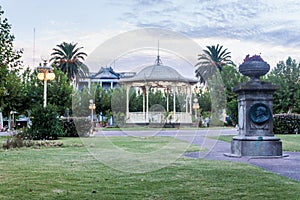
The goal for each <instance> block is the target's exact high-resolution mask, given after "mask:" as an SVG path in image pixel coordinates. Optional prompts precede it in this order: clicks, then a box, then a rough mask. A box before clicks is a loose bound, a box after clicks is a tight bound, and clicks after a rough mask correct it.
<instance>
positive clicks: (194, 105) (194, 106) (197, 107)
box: [193, 98, 200, 119]
mask: <svg viewBox="0 0 300 200" xmlns="http://www.w3.org/2000/svg"><path fill="white" fill-rule="evenodd" d="M199 107H200V106H199V103H198V99H197V98H194V103H193V108H194V109H195V118H196V119H197V110H198V109H199Z"/></svg>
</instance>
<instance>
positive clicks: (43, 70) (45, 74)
mask: <svg viewBox="0 0 300 200" xmlns="http://www.w3.org/2000/svg"><path fill="white" fill-rule="evenodd" d="M46 65H47V61H46V60H44V65H43V66H38V67H37V71H38V74H37V78H38V79H39V80H41V81H44V108H46V105H47V81H48V80H50V81H52V80H54V78H55V74H54V73H53V69H52V67H48V66H46Z"/></svg>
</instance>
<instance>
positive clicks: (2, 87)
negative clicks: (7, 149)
mask: <svg viewBox="0 0 300 200" xmlns="http://www.w3.org/2000/svg"><path fill="white" fill-rule="evenodd" d="M3 14H4V11H3V10H2V8H1V6H0V110H2V111H3V112H4V113H9V112H10V111H12V110H14V111H15V110H17V109H18V108H20V107H21V104H22V101H21V98H22V95H23V93H22V87H21V80H20V78H19V77H18V75H19V74H18V72H19V69H20V66H21V63H22V62H21V60H20V58H21V54H22V51H15V50H14V48H13V41H14V39H15V37H14V36H13V35H12V34H11V33H10V30H11V25H10V24H9V23H8V20H7V19H6V18H4V17H3Z"/></svg>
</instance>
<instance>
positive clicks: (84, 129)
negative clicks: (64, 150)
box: [61, 117, 91, 137]
mask: <svg viewBox="0 0 300 200" xmlns="http://www.w3.org/2000/svg"><path fill="white" fill-rule="evenodd" d="M61 124H62V127H63V136H66V137H78V136H79V137H86V136H89V131H90V129H91V122H90V120H89V119H88V118H86V117H83V118H80V117H70V118H69V119H61Z"/></svg>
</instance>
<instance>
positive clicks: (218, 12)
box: [122, 0, 300, 47]
mask: <svg viewBox="0 0 300 200" xmlns="http://www.w3.org/2000/svg"><path fill="white" fill-rule="evenodd" d="M146 2H147V3H146ZM146 2H145V1H144V0H141V1H136V2H135V3H129V4H128V5H130V7H131V9H127V12H126V13H124V15H123V16H122V17H124V19H125V20H126V21H128V22H130V23H132V24H134V25H136V26H138V27H141V28H145V27H155V28H167V29H171V30H174V31H178V32H182V33H185V34H187V35H188V36H191V37H195V38H201V37H225V38H232V39H239V40H246V41H253V42H256V41H260V42H265V43H271V44H276V45H278V44H279V45H286V46H291V47H296V46H298V45H299V44H300V40H299V39H297V38H300V29H299V28H297V27H300V22H299V20H298V19H299V17H300V14H298V13H299V12H298V8H300V3H299V2H297V1H291V0H289V1H269V0H267V1H266V0H254V1H237V0H229V1H221V0H219V1H209V0H207V1H203V0H199V1H195V0H194V1H188V3H187V2H186V1H183V0H178V1H155V0H153V1H146ZM287 13H288V15H287Z"/></svg>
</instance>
